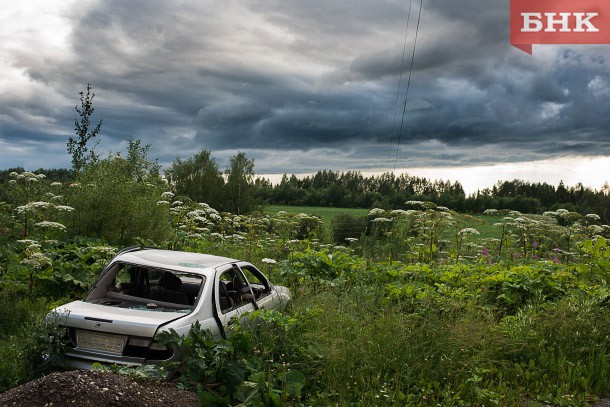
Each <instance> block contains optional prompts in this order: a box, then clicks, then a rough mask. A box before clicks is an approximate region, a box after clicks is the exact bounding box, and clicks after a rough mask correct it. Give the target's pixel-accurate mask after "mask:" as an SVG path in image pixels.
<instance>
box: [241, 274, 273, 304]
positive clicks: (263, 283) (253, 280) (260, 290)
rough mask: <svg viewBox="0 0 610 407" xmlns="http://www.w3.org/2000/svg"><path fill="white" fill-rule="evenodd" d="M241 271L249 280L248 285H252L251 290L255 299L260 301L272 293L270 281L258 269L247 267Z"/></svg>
mask: <svg viewBox="0 0 610 407" xmlns="http://www.w3.org/2000/svg"><path fill="white" fill-rule="evenodd" d="M240 269H241V271H242V272H243V273H244V275H245V276H246V278H247V279H248V283H249V284H250V288H251V290H252V294H254V298H255V299H257V300H258V299H259V298H261V297H264V296H265V295H267V294H269V293H271V287H270V285H269V281H268V280H267V279H266V278H265V277H264V276H263V274H262V273H261V272H260V271H259V270H258V269H257V268H256V267H254V266H251V265H247V266H242V267H240Z"/></svg>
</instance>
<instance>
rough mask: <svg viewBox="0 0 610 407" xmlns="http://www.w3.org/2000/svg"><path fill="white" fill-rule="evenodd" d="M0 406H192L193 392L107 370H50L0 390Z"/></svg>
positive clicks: (194, 397) (195, 404) (195, 400)
mask: <svg viewBox="0 0 610 407" xmlns="http://www.w3.org/2000/svg"><path fill="white" fill-rule="evenodd" d="M0 406H2V407H11V406H31V407H39V406H40V407H50V406H58V407H59V406H84V407H89V406H91V407H94V406H95V407H98V406H100V407H105V406H133V407H165V406H176V407H196V406H199V402H198V400H197V395H196V394H195V393H194V392H190V391H185V390H180V389H178V388H177V387H176V386H175V385H172V384H171V383H159V382H156V381H148V380H132V379H129V378H127V377H124V376H120V375H117V374H113V373H108V372H100V371H82V370H75V371H69V372H61V373H53V374H50V375H48V376H44V377H42V378H40V379H37V380H34V381H31V382H29V383H26V384H24V385H22V386H19V387H15V388H14V389H11V390H8V391H7V392H5V393H2V394H0Z"/></svg>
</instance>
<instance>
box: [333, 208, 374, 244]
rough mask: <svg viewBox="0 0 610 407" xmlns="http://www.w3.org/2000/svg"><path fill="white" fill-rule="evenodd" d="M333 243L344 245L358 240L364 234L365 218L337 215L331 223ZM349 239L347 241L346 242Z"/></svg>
mask: <svg viewBox="0 0 610 407" xmlns="http://www.w3.org/2000/svg"><path fill="white" fill-rule="evenodd" d="M332 233H333V242H335V243H339V244H346V243H347V242H349V241H350V240H352V239H359V238H360V237H362V236H363V235H364V234H365V233H366V218H365V217H364V216H360V217H355V216H351V215H348V214H338V215H337V216H336V217H335V218H334V219H333V221H332ZM348 239H349V240H348Z"/></svg>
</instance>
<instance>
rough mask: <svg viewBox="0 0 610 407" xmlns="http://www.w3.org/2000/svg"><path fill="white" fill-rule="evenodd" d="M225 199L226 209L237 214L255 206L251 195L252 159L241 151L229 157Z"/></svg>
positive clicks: (248, 211) (247, 211)
mask: <svg viewBox="0 0 610 407" xmlns="http://www.w3.org/2000/svg"><path fill="white" fill-rule="evenodd" d="M229 162H230V164H229V168H228V169H227V170H226V171H225V173H226V174H227V184H226V185H225V199H226V204H227V209H228V210H229V211H230V212H234V213H236V214H237V215H242V214H244V213H250V212H251V211H252V209H254V206H255V197H254V195H253V186H254V160H250V159H248V158H247V157H246V154H245V153H243V152H239V153H237V155H235V156H233V157H231V158H230V159H229Z"/></svg>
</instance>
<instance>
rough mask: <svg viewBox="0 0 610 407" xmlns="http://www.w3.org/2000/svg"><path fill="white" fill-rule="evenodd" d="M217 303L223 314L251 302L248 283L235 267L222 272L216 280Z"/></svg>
mask: <svg viewBox="0 0 610 407" xmlns="http://www.w3.org/2000/svg"><path fill="white" fill-rule="evenodd" d="M217 290H218V291H217V295H218V302H219V304H220V310H221V312H222V313H223V314H225V313H227V312H228V311H229V310H231V309H234V308H238V307H240V306H242V305H244V304H250V303H251V302H252V299H253V297H252V293H251V290H250V288H249V284H248V281H247V280H246V278H245V277H244V275H243V274H242V272H241V270H240V269H239V267H237V266H233V267H231V268H230V269H227V270H225V271H223V272H222V273H221V274H220V276H219V278H218V288H217Z"/></svg>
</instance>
